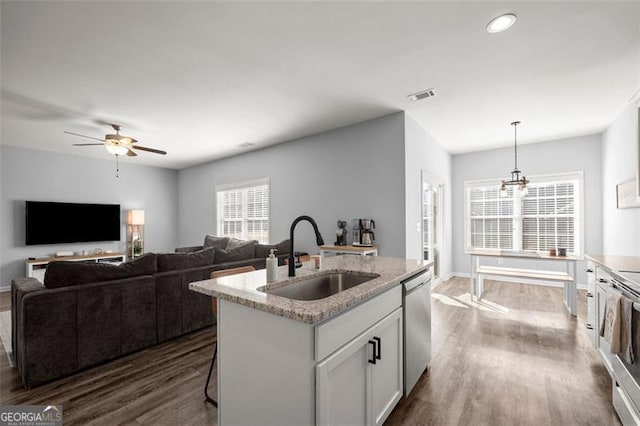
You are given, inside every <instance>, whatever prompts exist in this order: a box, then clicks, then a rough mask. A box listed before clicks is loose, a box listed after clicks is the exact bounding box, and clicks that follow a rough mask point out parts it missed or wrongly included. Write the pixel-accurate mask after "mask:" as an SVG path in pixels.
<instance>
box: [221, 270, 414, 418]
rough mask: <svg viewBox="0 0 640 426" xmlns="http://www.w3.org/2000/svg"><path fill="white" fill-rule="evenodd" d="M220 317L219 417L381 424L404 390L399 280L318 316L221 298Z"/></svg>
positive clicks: (400, 289)
mask: <svg viewBox="0 0 640 426" xmlns="http://www.w3.org/2000/svg"><path fill="white" fill-rule="evenodd" d="M218 321H219V322H218V341H219V348H218V394H217V396H218V404H219V408H218V416H219V417H218V424H292V425H293V424H295V425H312V424H331V425H338V424H350V425H372V424H382V423H383V422H384V420H385V419H386V418H387V416H388V415H389V413H391V410H393V408H394V407H395V405H396V403H397V402H398V401H399V400H400V398H401V397H402V391H403V374H402V360H403V357H402V353H403V352H402V351H403V348H402V321H403V320H402V288H401V285H400V283H399V282H398V285H397V286H395V287H393V288H391V289H389V290H387V291H385V292H383V293H381V294H379V295H377V296H374V297H372V298H370V299H368V300H366V301H365V302H363V303H360V304H358V305H355V306H354V307H353V308H351V309H348V310H347V311H345V312H342V313H340V314H338V315H336V316H334V317H332V318H329V319H327V320H325V321H322V322H319V323H316V324H307V323H303V322H300V321H296V320H293V319H288V318H284V317H280V316H277V315H273V314H271V313H268V312H264V311H261V310H257V309H252V308H249V307H247V306H244V305H241V304H237V303H234V302H231V301H228V300H224V299H220V298H218ZM370 341H371V342H374V343H369V342H370ZM374 348H375V353H374ZM378 349H380V350H379V351H378ZM374 358H375V365H374V364H373V363H370V362H369V361H372V362H373V361H374ZM247 407H250V409H248V408H247Z"/></svg>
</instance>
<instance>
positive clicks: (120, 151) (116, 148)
mask: <svg viewBox="0 0 640 426" xmlns="http://www.w3.org/2000/svg"><path fill="white" fill-rule="evenodd" d="M105 148H107V151H109V154H113V155H126V154H127V152H129V148H127V147H126V146H122V145H118V144H114V143H108V144H105Z"/></svg>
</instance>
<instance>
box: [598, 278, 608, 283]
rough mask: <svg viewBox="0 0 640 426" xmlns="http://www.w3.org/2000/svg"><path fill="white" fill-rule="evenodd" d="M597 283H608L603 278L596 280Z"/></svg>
mask: <svg viewBox="0 0 640 426" xmlns="http://www.w3.org/2000/svg"><path fill="white" fill-rule="evenodd" d="M598 282H599V283H608V282H609V281H607V280H605V279H604V278H598Z"/></svg>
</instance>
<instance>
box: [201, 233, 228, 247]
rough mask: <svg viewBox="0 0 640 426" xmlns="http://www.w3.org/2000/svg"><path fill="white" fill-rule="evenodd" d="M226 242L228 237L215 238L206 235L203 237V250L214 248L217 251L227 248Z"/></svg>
mask: <svg viewBox="0 0 640 426" xmlns="http://www.w3.org/2000/svg"><path fill="white" fill-rule="evenodd" d="M227 241H229V237H216V236H215V235H207V236H206V237H204V244H203V248H208V247H215V248H219V249H224V248H225V247H227Z"/></svg>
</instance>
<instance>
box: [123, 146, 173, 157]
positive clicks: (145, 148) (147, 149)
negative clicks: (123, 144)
mask: <svg viewBox="0 0 640 426" xmlns="http://www.w3.org/2000/svg"><path fill="white" fill-rule="evenodd" d="M131 148H133V149H139V150H140V151H148V152H153V153H154V154H162V155H166V154H167V151H162V150H159V149H154V148H147V147H146V146H140V145H134V146H132V147H131Z"/></svg>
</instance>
